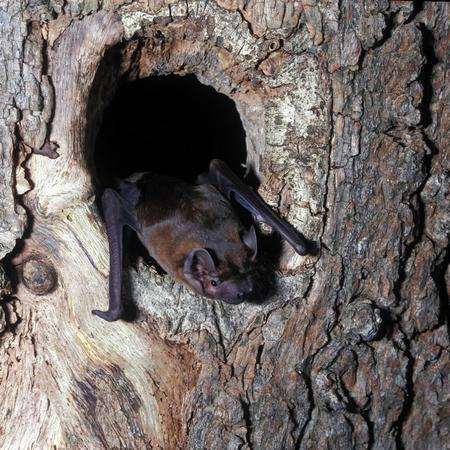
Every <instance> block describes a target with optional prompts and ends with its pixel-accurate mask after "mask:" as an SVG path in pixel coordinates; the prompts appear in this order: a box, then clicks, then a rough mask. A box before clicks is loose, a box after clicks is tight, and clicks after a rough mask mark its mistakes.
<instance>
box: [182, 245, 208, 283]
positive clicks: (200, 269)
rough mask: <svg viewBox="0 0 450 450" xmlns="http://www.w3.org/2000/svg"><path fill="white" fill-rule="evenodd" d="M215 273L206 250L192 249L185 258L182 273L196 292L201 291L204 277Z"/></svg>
mask: <svg viewBox="0 0 450 450" xmlns="http://www.w3.org/2000/svg"><path fill="white" fill-rule="evenodd" d="M215 271H216V265H215V264H214V260H213V259H212V256H211V254H210V253H209V252H208V250H206V248H194V249H192V250H191V251H190V252H189V254H188V255H187V256H186V259H185V261H184V266H183V272H184V275H185V276H186V278H187V279H188V280H189V281H190V282H191V283H193V284H194V285H195V286H196V288H197V290H198V291H200V292H201V291H202V290H203V286H202V283H201V282H202V280H203V278H204V277H205V276H207V275H210V274H212V273H214V272H215Z"/></svg>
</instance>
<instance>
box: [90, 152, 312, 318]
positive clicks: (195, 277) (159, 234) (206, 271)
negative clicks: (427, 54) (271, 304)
mask: <svg viewBox="0 0 450 450" xmlns="http://www.w3.org/2000/svg"><path fill="white" fill-rule="evenodd" d="M201 180H203V181H202V182H203V184H200V185H191V184H188V183H184V182H182V181H180V180H177V179H174V178H170V177H166V176H161V175H157V174H153V173H146V174H136V175H134V176H132V177H131V178H130V179H128V180H126V181H124V182H121V183H120V185H119V188H118V190H113V189H106V190H105V192H104V194H103V197H102V206H103V213H104V218H105V224H106V230H107V234H108V240H109V246H110V261H111V262H110V275H109V290H110V301H109V310H108V311H98V310H95V311H93V312H94V314H96V315H98V316H100V317H102V318H103V319H105V320H109V321H112V320H117V319H118V318H120V316H121V314H122V300H121V283H122V256H123V255H122V253H123V252H122V245H123V244H122V231H123V227H124V225H128V226H129V227H131V228H133V229H134V230H135V231H136V233H137V235H138V236H139V238H140V240H141V242H142V243H143V244H144V246H145V247H146V248H147V250H148V252H149V253H150V255H151V256H152V257H153V258H154V259H155V260H156V261H157V262H158V264H159V265H160V266H161V267H162V268H163V269H164V270H165V271H166V272H167V273H169V274H170V275H171V276H172V277H173V278H174V279H175V280H177V281H179V282H181V283H184V284H185V285H187V286H189V287H190V288H191V289H192V290H194V291H195V292H197V293H199V294H201V295H203V296H206V297H209V298H215V299H220V300H223V301H226V302H228V303H234V304H236V303H240V302H242V301H243V300H245V299H247V298H249V296H251V294H252V292H253V290H254V281H253V275H254V263H255V258H256V253H257V242H256V234H255V230H254V228H253V227H251V228H250V229H249V230H247V229H245V228H244V226H243V225H242V223H241V221H240V220H239V218H238V217H237V215H236V213H235V211H234V209H233V207H232V206H231V204H230V202H229V201H228V200H227V199H226V198H225V196H224V195H226V196H228V197H230V198H231V197H232V196H233V195H234V196H235V199H236V201H237V202H238V203H240V204H241V205H242V206H244V207H245V208H246V209H248V210H249V211H250V212H251V213H252V214H254V215H255V216H259V217H261V218H262V219H263V220H264V221H267V223H269V224H270V225H271V226H272V227H273V228H275V229H276V230H278V231H279V232H280V233H281V234H282V235H283V236H284V237H285V238H286V239H287V240H288V241H289V242H290V243H291V244H292V245H293V246H294V248H295V249H296V251H298V252H299V253H301V254H304V253H306V251H307V245H306V241H305V239H304V238H303V237H302V236H301V235H297V232H296V231H295V230H294V229H293V228H292V227H291V226H290V225H289V224H288V223H287V222H285V221H283V220H282V219H280V218H279V217H277V216H276V215H275V214H274V213H273V211H272V210H271V209H270V208H269V207H268V206H267V205H266V204H265V203H264V202H263V201H262V199H261V198H260V197H259V196H257V194H255V193H254V192H253V191H252V190H251V189H250V188H248V187H247V186H245V185H244V184H243V183H242V182H241V181H240V180H239V179H238V178H237V177H236V175H234V174H233V172H231V170H230V169H229V168H228V166H226V164H225V163H223V162H221V161H219V160H213V161H212V162H211V165H210V172H209V173H208V174H207V175H204V176H203V177H201ZM210 183H212V184H214V186H213V185H212V184H210ZM215 186H217V188H218V189H220V192H219V190H218V189H216V187H215ZM222 194H224V195H222Z"/></svg>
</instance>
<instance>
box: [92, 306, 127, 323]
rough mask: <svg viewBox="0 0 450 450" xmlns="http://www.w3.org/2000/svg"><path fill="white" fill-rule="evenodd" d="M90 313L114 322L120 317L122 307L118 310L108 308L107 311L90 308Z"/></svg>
mask: <svg viewBox="0 0 450 450" xmlns="http://www.w3.org/2000/svg"><path fill="white" fill-rule="evenodd" d="M92 314H94V315H96V316H98V317H100V318H102V319H104V320H107V321H108V322H114V321H116V320H118V319H120V316H121V315H122V309H120V310H108V311H100V310H98V309H94V310H92Z"/></svg>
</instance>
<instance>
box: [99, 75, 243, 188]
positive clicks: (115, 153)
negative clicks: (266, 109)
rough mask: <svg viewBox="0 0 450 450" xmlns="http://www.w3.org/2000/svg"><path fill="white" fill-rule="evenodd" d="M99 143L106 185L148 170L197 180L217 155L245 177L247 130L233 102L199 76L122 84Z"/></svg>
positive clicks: (152, 79)
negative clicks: (198, 78)
mask: <svg viewBox="0 0 450 450" xmlns="http://www.w3.org/2000/svg"><path fill="white" fill-rule="evenodd" d="M95 147H96V149H95V154H94V158H95V166H96V171H97V176H98V177H99V181H100V182H101V184H103V185H111V184H113V181H114V179H115V178H126V177H127V176H129V175H131V174H132V173H134V172H145V171H152V172H156V173H159V174H165V175H171V176H175V177H178V178H181V179H183V180H185V181H190V182H192V181H194V180H195V178H196V176H197V175H198V174H200V173H202V172H204V171H206V170H207V169H208V164H209V162H210V160H211V159H213V158H220V159H223V160H224V161H226V162H227V163H228V164H229V166H230V167H231V168H232V169H233V170H234V171H235V172H236V173H237V174H238V175H240V176H243V173H244V169H243V166H242V165H243V164H244V163H245V161H246V146H245V132H244V128H243V126H242V123H241V120H240V117H239V113H238V112H237V110H236V106H235V104H234V102H233V101H232V100H231V99H229V98H228V97H227V96H225V95H223V94H219V93H218V92H217V91H215V90H214V89H213V88H211V87H209V86H206V85H203V84H201V83H200V82H199V81H198V80H197V78H196V77H195V76H194V75H187V76H178V75H168V76H154V77H148V78H144V79H140V80H137V81H133V82H127V83H125V84H123V85H122V86H120V87H119V89H118V91H117V93H116V95H115V97H114V98H113V100H112V102H111V103H110V105H109V107H108V108H107V109H106V111H105V114H104V116H103V121H102V124H101V126H100V130H99V133H98V135H97V139H96V145H95Z"/></svg>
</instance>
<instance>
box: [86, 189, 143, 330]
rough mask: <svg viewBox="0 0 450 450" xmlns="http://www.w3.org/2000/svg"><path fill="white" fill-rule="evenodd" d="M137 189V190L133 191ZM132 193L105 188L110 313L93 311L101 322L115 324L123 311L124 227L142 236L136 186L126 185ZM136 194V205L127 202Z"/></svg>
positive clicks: (104, 207) (103, 200)
mask: <svg viewBox="0 0 450 450" xmlns="http://www.w3.org/2000/svg"><path fill="white" fill-rule="evenodd" d="M133 187H134V189H136V191H134V190H133ZM127 189H129V190H130V192H128V191H124V190H123V187H122V189H121V190H120V193H121V194H122V195H121V194H119V193H118V192H116V191H115V190H113V189H105V192H104V193H103V196H102V208H103V216H104V220H105V225H106V233H107V235H108V243H109V258H110V263H109V309H108V311H99V310H94V311H92V312H93V314H95V315H97V316H99V317H101V318H102V319H105V320H107V321H108V322H112V321H114V320H117V319H119V318H120V316H121V315H122V312H123V304H122V259H123V227H124V226H125V225H127V226H129V227H130V228H132V229H133V230H135V231H136V232H138V233H139V230H140V226H139V223H138V221H137V220H136V218H135V216H134V214H133V212H132V208H133V207H134V206H135V205H134V204H133V202H134V200H136V202H137V199H138V197H137V188H136V186H135V185H131V184H130V186H127ZM130 194H133V195H134V197H132V198H133V202H130V201H128V200H129V198H130Z"/></svg>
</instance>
